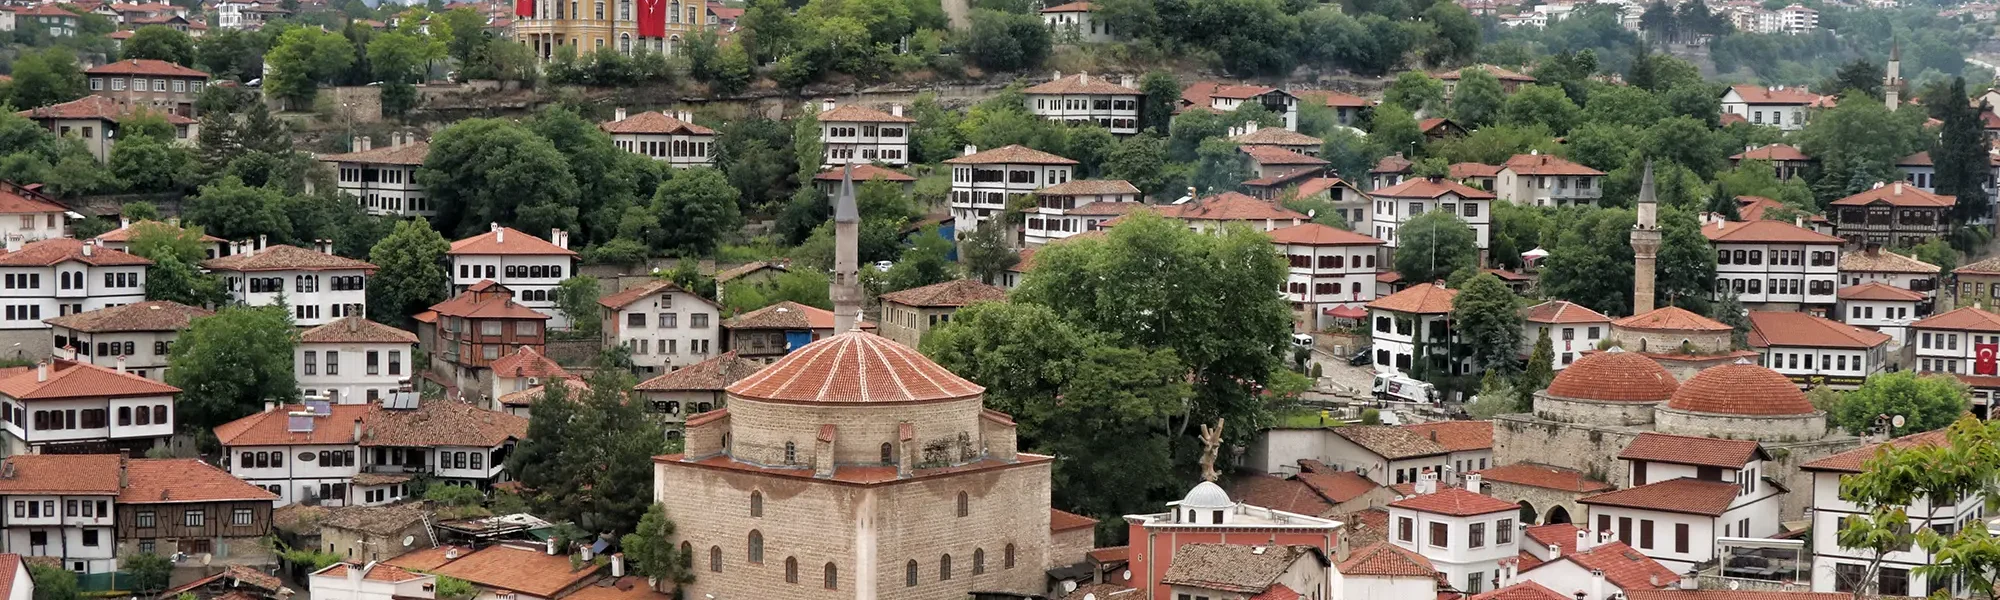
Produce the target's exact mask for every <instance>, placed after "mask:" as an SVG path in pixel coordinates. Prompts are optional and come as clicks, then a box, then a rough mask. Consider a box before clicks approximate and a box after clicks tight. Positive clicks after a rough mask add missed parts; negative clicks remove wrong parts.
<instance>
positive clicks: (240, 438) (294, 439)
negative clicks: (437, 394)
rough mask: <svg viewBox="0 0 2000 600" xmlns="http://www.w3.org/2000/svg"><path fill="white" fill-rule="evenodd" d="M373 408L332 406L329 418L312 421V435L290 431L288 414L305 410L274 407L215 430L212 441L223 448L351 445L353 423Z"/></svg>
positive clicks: (296, 407)
mask: <svg viewBox="0 0 2000 600" xmlns="http://www.w3.org/2000/svg"><path fill="white" fill-rule="evenodd" d="M375 407H376V405H374V404H335V405H332V406H331V407H330V410H331V411H332V413H331V414H329V415H327V416H325V417H316V418H314V419H313V429H312V430H311V431H291V430H290V424H289V422H288V421H289V419H290V413H292V412H295V411H303V410H305V407H304V406H301V405H296V404H294V405H287V406H278V407H274V408H273V409H272V410H267V411H263V412H259V413H257V414H253V415H250V416H247V417H243V418H241V419H237V420H234V421H230V422H228V423H223V424H221V425H217V426H216V427H215V437H216V440H217V441H218V442H220V443H221V444H222V445H223V446H300V445H319V444H328V445H331V444H354V443H357V440H356V439H355V437H354V429H355V428H354V423H355V422H356V421H360V420H361V419H362V417H363V416H365V415H367V414H368V413H369V412H370V411H373V410H374V409H375Z"/></svg>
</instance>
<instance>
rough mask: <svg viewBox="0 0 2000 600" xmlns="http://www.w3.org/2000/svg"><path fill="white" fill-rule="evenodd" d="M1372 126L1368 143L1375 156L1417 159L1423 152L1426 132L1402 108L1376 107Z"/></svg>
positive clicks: (1391, 105)
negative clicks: (1399, 156)
mask: <svg viewBox="0 0 2000 600" xmlns="http://www.w3.org/2000/svg"><path fill="white" fill-rule="evenodd" d="M1371 125H1372V126H1373V129H1370V130H1369V131H1368V141H1369V143H1370V144H1371V146H1372V147H1371V148H1370V151H1371V152H1372V153H1373V154H1374V155H1375V156H1388V155H1391V154H1402V155H1404V156H1409V157H1412V158H1415V157H1417V156H1419V155H1420V153H1421V151H1422V150H1423V146H1422V144H1423V143H1424V130H1423V129H1422V128H1420V127H1418V126H1417V118H1416V117H1415V116H1414V115H1412V114H1410V111H1408V110H1404V109H1403V107H1402V106H1398V105H1395V104H1387V103H1385V104H1383V105H1381V106H1378V107H1375V120H1374V122H1373V123H1372V124H1371ZM1357 175H1358V174H1357Z"/></svg>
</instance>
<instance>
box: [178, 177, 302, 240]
mask: <svg viewBox="0 0 2000 600" xmlns="http://www.w3.org/2000/svg"><path fill="white" fill-rule="evenodd" d="M283 202H284V196H283V195H281V194H279V193H278V192H277V191H275V190H272V189H269V188H261V187H249V186H246V185H243V180H241V179H237V178H236V177H224V178H222V180H221V181H217V182H215V183H212V184H209V185H205V186H202V187H201V189H200V190H199V191H198V192H196V193H195V196H194V197H193V198H190V199H188V203H187V207H186V208H185V209H183V211H184V213H185V214H184V215H183V216H185V217H187V219H188V220H189V221H192V222H194V223H199V224H201V225H202V226H203V227H205V228H207V230H208V233H209V235H213V236H216V237H219V238H222V239H227V240H243V239H250V238H255V237H257V236H259V235H275V236H279V239H283V238H284V237H286V236H287V232H289V231H290V229H291V223H290V220H289V219H287V218H286V217H285V213H284V212H283V209H282V205H283Z"/></svg>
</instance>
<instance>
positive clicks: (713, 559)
mask: <svg viewBox="0 0 2000 600" xmlns="http://www.w3.org/2000/svg"><path fill="white" fill-rule="evenodd" d="M1009 547H1010V548H1011V547H1012V546H1009ZM708 570H710V571H714V572H716V573H721V572H722V547H721V546H709V547H708Z"/></svg>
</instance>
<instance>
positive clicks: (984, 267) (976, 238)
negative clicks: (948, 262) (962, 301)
mask: <svg viewBox="0 0 2000 600" xmlns="http://www.w3.org/2000/svg"><path fill="white" fill-rule="evenodd" d="M958 246H959V247H958V257H959V262H961V263H963V266H964V267H965V273H966V275H969V276H971V277H973V278H974V279H978V280H980V281H981V282H983V283H986V284H989V285H990V284H993V283H994V282H996V281H999V280H1000V276H1001V274H1003V273H1006V272H1007V270H1008V269H1012V268H1014V266H1015V265H1018V264H1020V263H1021V255H1020V253H1018V252H1015V251H1014V248H1013V247H1011V246H1009V245H1008V244H1007V238H1006V237H1005V231H1004V230H1002V229H1001V228H999V227H982V228H979V229H978V230H975V231H973V232H972V233H968V234H965V237H963V238H960V239H959V241H958Z"/></svg>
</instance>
